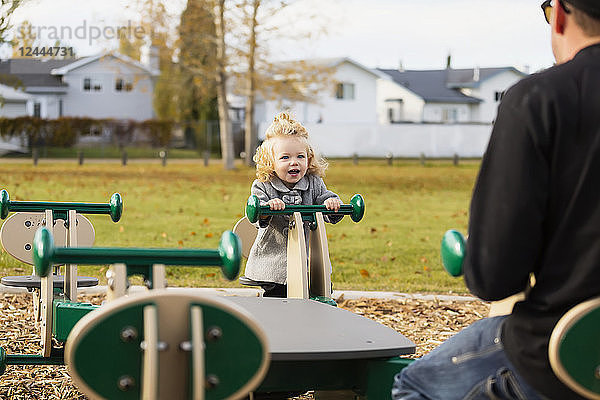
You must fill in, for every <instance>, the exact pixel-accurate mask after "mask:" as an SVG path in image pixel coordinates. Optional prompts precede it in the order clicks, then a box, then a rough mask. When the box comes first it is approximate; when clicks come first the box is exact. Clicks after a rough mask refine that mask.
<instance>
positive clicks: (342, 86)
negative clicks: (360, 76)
mask: <svg viewBox="0 0 600 400" xmlns="http://www.w3.org/2000/svg"><path fill="white" fill-rule="evenodd" d="M335 98H336V99H343V100H352V99H354V83H344V82H341V83H338V84H337V85H336V86H335Z"/></svg>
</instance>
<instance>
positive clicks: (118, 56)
mask: <svg viewBox="0 0 600 400" xmlns="http://www.w3.org/2000/svg"><path fill="white" fill-rule="evenodd" d="M104 57H114V58H116V59H118V60H121V61H123V62H124V63H126V64H132V65H134V66H136V67H138V68H140V69H142V70H143V71H146V72H147V73H149V74H150V75H152V76H158V75H160V71H158V70H154V69H151V68H150V67H148V66H147V65H144V64H142V63H141V62H139V61H136V60H134V59H133V58H130V57H127V56H125V55H123V54H119V53H116V52H102V53H100V54H96V55H95V56H89V57H84V58H80V59H78V60H76V61H75V62H72V63H69V64H65V65H63V66H60V67H57V68H54V69H52V70H51V71H50V73H51V74H52V75H65V74H67V73H68V72H69V71H72V70H74V69H77V68H80V67H83V66H84V65H87V64H90V63H92V62H94V61H98V60H100V59H102V58H104Z"/></svg>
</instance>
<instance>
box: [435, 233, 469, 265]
mask: <svg viewBox="0 0 600 400" xmlns="http://www.w3.org/2000/svg"><path fill="white" fill-rule="evenodd" d="M466 247H467V242H466V240H465V237H464V236H463V235H462V233H460V232H458V231H456V230H454V229H450V230H449V231H447V232H446V233H445V234H444V237H443V238H442V246H441V255H442V264H443V265H444V268H445V269H446V271H447V272H448V273H449V274H450V275H452V276H455V277H456V276H461V275H462V273H463V260H464V258H465V253H466Z"/></svg>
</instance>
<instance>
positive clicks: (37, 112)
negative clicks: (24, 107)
mask: <svg viewBox="0 0 600 400" xmlns="http://www.w3.org/2000/svg"><path fill="white" fill-rule="evenodd" d="M33 116H34V117H36V118H40V117H41V116H42V105H41V104H40V103H34V104H33Z"/></svg>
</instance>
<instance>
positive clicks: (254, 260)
mask: <svg viewBox="0 0 600 400" xmlns="http://www.w3.org/2000/svg"><path fill="white" fill-rule="evenodd" d="M250 191H251V193H252V194H253V195H255V196H257V197H258V198H259V200H260V203H261V205H266V204H267V201H269V200H271V199H274V198H278V199H281V200H282V201H283V202H284V203H285V204H286V205H299V204H302V205H313V204H323V203H324V202H325V200H327V199H329V198H331V197H337V198H339V196H338V195H337V194H335V193H333V192H332V191H330V190H327V187H326V186H325V183H324V182H323V179H321V178H320V177H319V176H316V175H312V174H309V175H305V176H304V177H303V178H302V179H300V180H299V181H298V183H296V185H295V186H294V187H293V188H292V189H289V188H288V187H287V186H285V184H284V183H283V182H282V181H281V180H280V179H279V178H278V177H273V178H272V179H271V180H270V181H269V182H261V181H259V180H255V181H254V182H253V183H252V188H251V189H250ZM342 217H343V215H325V216H324V219H325V221H327V222H330V223H337V222H339V221H340V220H341V219H342ZM288 222H289V216H287V215H274V216H272V217H270V218H267V219H259V221H258V222H257V225H258V228H259V229H258V235H257V237H256V240H255V241H254V244H253V245H252V249H251V250H250V255H249V256H248V261H247V263H246V271H245V273H244V275H245V276H246V277H248V278H250V279H253V280H255V281H266V282H275V283H280V284H285V283H286V280H287V234H288ZM304 231H305V233H306V234H307V236H306V239H307V243H308V229H305V230H304Z"/></svg>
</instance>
